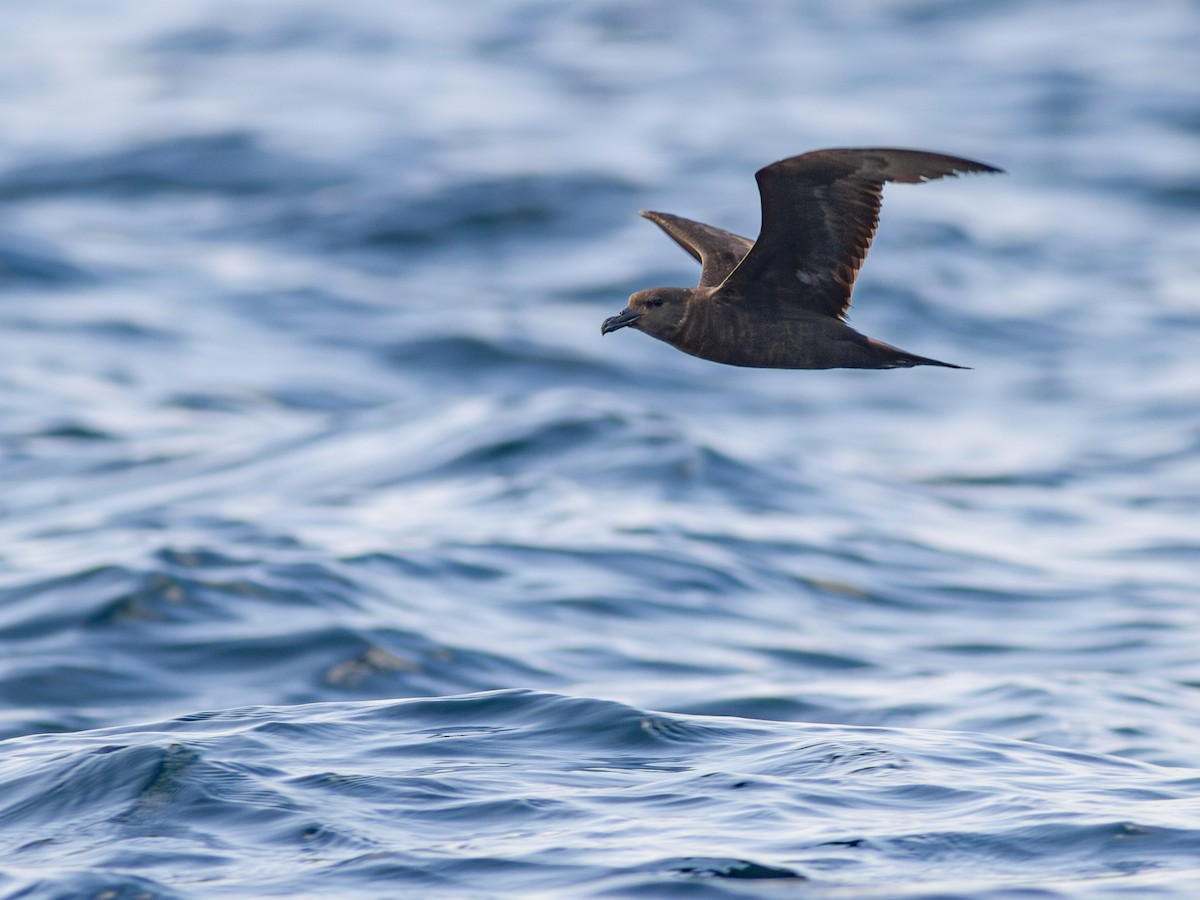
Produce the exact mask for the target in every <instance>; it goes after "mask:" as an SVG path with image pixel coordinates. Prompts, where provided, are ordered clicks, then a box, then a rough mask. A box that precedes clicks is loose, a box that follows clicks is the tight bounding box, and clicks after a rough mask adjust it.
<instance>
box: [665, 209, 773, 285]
mask: <svg viewBox="0 0 1200 900" xmlns="http://www.w3.org/2000/svg"><path fill="white" fill-rule="evenodd" d="M641 215H642V216H644V217H645V218H647V219H649V220H650V221H651V222H653V223H654V224H655V225H657V226H658V227H659V228H661V229H662V230H663V231H665V232H666V233H667V234H668V235H669V236H670V238H671V239H672V240H673V241H675V243H677V244H678V245H679V246H680V247H682V248H683V249H684V250H686V251H687V252H688V253H690V254H691V255H692V257H693V258H695V259H696V261H697V262H699V263H700V265H701V266H702V268H701V270H700V287H712V286H714V285H718V284H720V283H721V282H722V281H724V280H725V278H726V276H728V275H729V273H730V272H732V271H733V270H734V267H735V266H737V264H738V263H740V262H741V261H742V259H743V258H744V257H745V256H746V254H747V253H749V252H750V248H751V247H753V246H754V241H752V240H750V238H745V237H742V236H741V235H740V234H734V233H733V232H732V231H725V230H724V229H723V228H717V227H715V226H713V225H705V224H704V223H703V222H694V221H692V220H691V219H685V218H683V216H673V215H671V214H670V213H661V212H652V211H648V210H645V211H643V212H642V213H641Z"/></svg>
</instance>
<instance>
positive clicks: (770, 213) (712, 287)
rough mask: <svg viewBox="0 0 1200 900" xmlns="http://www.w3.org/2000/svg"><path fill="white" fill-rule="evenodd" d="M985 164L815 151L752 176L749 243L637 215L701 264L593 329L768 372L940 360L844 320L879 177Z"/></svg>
mask: <svg viewBox="0 0 1200 900" xmlns="http://www.w3.org/2000/svg"><path fill="white" fill-rule="evenodd" d="M1000 171H1002V170H1001V169H997V168H995V167H994V166H989V165H985V164H984V163H978V162H972V161H971V160H969V159H960V158H958V157H956V156H945V155H943V154H940V153H926V152H924V151H922V150H889V149H846V150H814V151H813V152H811V153H804V154H801V155H800V156H793V157H791V158H790V159H782V160H780V161H779V162H776V163H772V164H771V165H769V166H766V167H765V168H762V169H759V170H758V172H757V173H756V174H755V179H756V180H757V181H758V192H759V195H760V196H761V198H762V227H761V229H760V230H759V234H758V240H757V241H751V240H750V239H749V238H744V237H742V236H740V235H737V234H732V233H731V232H728V231H724V230H722V229H720V228H715V227H713V226H712V225H705V224H703V223H702V222H693V221H692V220H691V219H684V218H681V217H680V216H672V215H669V214H667V213H660V212H643V213H642V215H643V216H645V217H646V218H647V219H649V220H650V221H651V222H654V223H655V224H656V225H658V227H660V228H661V229H662V230H663V231H665V232H666V233H667V234H668V235H669V236H670V237H671V238H672V239H673V240H674V241H675V243H677V244H679V246H680V247H682V248H683V249H684V250H686V251H687V252H688V253H690V254H691V255H692V256H694V257H695V258H696V259H697V260H698V261H699V262H700V264H701V266H702V269H701V272H700V283H699V285H698V286H697V287H694V288H670V287H668V288H651V289H649V290H645V291H638V292H637V293H636V294H634V295H633V296H631V297H630V298H629V305H628V306H627V307H626V308H625V309H624V310H623V311H622V312H620V313H618V314H617V315H615V316H613V317H611V318H609V319H606V320H605V321H604V324H603V325H602V326H601V327H600V333H601V334H608V333H609V332H610V331H616V330H617V329H618V328H625V327H626V326H629V327H632V328H636V329H637V330H639V331H644V332H645V333H646V334H648V335H650V336H651V337H655V338H658V339H659V340H660V341H666V342H667V343H668V344H670V345H671V346H672V347H675V348H676V349H678V350H682V351H683V352H684V353H690V354H692V355H693V356H699V357H701V358H702V359H711V360H713V361H715V362H719V363H728V364H729V365H733V366H757V367H761V368H774V369H835V368H851V369H895V368H907V367H910V366H945V367H946V368H950V369H962V368H965V366H956V365H952V364H951V363H945V362H940V361H938V360H936V359H928V358H927V357H924V356H917V355H916V354H915V353H908V352H906V351H904V350H901V349H899V348H898V347H893V346H891V345H890V344H885V343H883V341H877V340H875V339H874V338H869V337H867V336H866V335H864V334H859V333H858V332H857V331H855V330H854V329H853V328H851V327H850V326H849V325H847V324H846V321H845V317H846V310H847V309H849V308H850V294H851V292H852V291H853V289H854V279H855V277H856V276H857V275H858V270H859V268H861V267H862V264H863V260H864V259H866V256H867V251H868V250H869V249H870V247H871V238H872V237H874V235H875V228H876V226H877V225H878V224H879V207H880V204H881V202H882V197H883V185H884V182H887V181H899V182H906V183H910V184H919V183H920V182H922V181H932V180H933V179H935V178H943V177H945V176H947V175H959V174H963V173H966V172H1000Z"/></svg>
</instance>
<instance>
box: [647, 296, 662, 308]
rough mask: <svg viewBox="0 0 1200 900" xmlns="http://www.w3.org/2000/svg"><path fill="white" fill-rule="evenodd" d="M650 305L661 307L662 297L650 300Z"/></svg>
mask: <svg viewBox="0 0 1200 900" xmlns="http://www.w3.org/2000/svg"><path fill="white" fill-rule="evenodd" d="M650 305H651V306H662V305H663V298H662V297H655V298H654V299H653V300H651V301H650Z"/></svg>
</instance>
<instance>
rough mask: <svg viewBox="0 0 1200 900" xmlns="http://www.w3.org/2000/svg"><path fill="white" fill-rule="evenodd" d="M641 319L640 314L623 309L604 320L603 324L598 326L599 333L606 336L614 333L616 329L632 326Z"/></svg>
mask: <svg viewBox="0 0 1200 900" xmlns="http://www.w3.org/2000/svg"><path fill="white" fill-rule="evenodd" d="M641 317H642V314H641V313H640V312H634V311H633V310H632V309H623V310H621V311H620V312H619V313H617V314H616V315H615V316H613V317H611V318H608V319H605V320H604V324H603V325H601V326H600V333H601V334H608V333H609V332H610V331H616V330H617V329H618V328H624V327H625V326H626V325H632V324H633V323H634V322H636V321H637V320H638V319H640V318H641Z"/></svg>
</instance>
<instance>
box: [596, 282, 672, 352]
mask: <svg viewBox="0 0 1200 900" xmlns="http://www.w3.org/2000/svg"><path fill="white" fill-rule="evenodd" d="M691 293H692V292H691V291H690V290H688V289H687V288H650V289H649V290H645V291H638V292H637V293H636V294H634V295H633V296H631V297H630V298H629V305H628V306H626V307H625V309H623V310H621V312H619V313H617V314H616V315H615V316H613V317H612V318H609V319H605V320H604V324H603V325H601V326H600V333H601V334H608V333H609V332H610V331H616V330H617V329H618V328H624V327H625V326H626V325H632V326H633V327H634V328H636V329H638V331H644V332H646V334H648V335H650V336H651V337H656V338H658V339H659V340H664V341H670V340H671V338H672V337H674V336H675V334H676V333H677V332H678V331H679V329H680V327H681V326H682V324H683V317H684V313H685V312H686V311H687V302H688V297H689V296H690V295H691Z"/></svg>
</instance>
